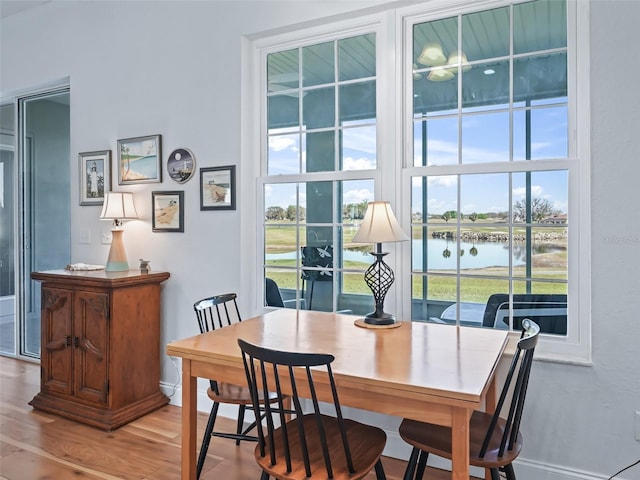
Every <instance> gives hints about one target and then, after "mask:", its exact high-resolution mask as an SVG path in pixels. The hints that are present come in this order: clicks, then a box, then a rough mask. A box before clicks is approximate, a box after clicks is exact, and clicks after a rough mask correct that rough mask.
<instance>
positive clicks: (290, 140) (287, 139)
mask: <svg viewBox="0 0 640 480" xmlns="http://www.w3.org/2000/svg"><path fill="white" fill-rule="evenodd" d="M269 149H270V150H273V151H274V152H281V151H283V150H292V151H294V152H297V151H298V142H297V141H296V139H295V138H294V137H291V136H277V137H269Z"/></svg>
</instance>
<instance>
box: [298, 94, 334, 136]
mask: <svg viewBox="0 0 640 480" xmlns="http://www.w3.org/2000/svg"><path fill="white" fill-rule="evenodd" d="M335 111H336V108H335V90H334V88H333V87H329V88H317V89H313V90H305V92H304V97H303V101H302V117H303V120H304V125H305V126H306V127H307V128H308V129H311V128H323V127H333V126H334V125H335V123H336V122H335V120H336V119H335Z"/></svg>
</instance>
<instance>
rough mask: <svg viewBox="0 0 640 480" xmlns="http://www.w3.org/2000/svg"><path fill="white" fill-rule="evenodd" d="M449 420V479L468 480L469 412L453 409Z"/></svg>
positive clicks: (464, 409)
mask: <svg viewBox="0 0 640 480" xmlns="http://www.w3.org/2000/svg"><path fill="white" fill-rule="evenodd" d="M452 413H453V418H452V419H451V423H452V425H451V479H452V480H469V421H470V420H471V413H472V412H471V410H468V409H466V408H462V407H453V412H452Z"/></svg>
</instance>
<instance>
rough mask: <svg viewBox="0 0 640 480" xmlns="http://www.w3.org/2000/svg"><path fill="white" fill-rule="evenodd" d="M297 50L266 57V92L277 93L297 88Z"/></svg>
mask: <svg viewBox="0 0 640 480" xmlns="http://www.w3.org/2000/svg"><path fill="white" fill-rule="evenodd" d="M298 71H299V67H298V49H293V50H287V51H285V52H278V53H270V54H269V55H267V91H268V92H269V93H271V92H279V91H281V90H286V89H289V88H298V86H299V82H298V79H299V74H298Z"/></svg>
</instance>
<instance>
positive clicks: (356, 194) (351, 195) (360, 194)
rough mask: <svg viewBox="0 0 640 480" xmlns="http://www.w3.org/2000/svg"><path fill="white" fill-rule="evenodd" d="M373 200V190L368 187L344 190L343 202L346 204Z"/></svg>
mask: <svg viewBox="0 0 640 480" xmlns="http://www.w3.org/2000/svg"><path fill="white" fill-rule="evenodd" d="M372 200H373V192H372V191H371V190H368V189H366V188H361V189H358V190H348V191H346V192H344V198H343V202H344V203H345V204H349V203H360V202H370V201H372Z"/></svg>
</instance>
